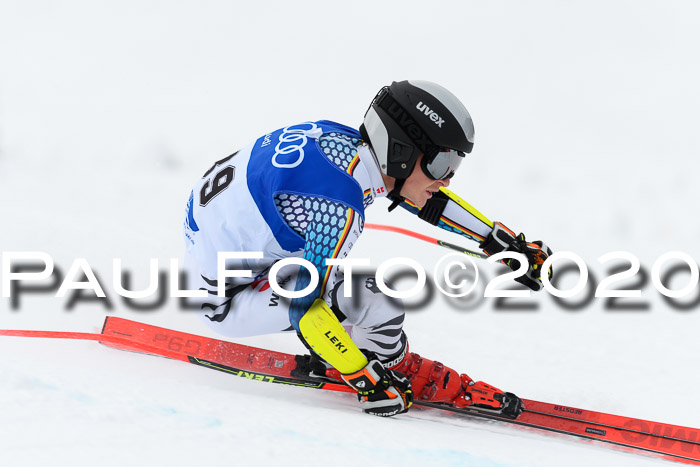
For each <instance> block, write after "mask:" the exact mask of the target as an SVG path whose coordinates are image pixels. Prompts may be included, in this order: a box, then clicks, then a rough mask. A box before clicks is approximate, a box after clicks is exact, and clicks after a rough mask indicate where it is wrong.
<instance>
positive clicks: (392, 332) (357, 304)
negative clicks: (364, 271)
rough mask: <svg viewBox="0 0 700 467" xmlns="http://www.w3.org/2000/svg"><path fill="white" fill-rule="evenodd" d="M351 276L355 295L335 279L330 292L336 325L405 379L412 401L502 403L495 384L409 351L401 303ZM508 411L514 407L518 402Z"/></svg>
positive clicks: (497, 405)
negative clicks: (355, 283)
mask: <svg viewBox="0 0 700 467" xmlns="http://www.w3.org/2000/svg"><path fill="white" fill-rule="evenodd" d="M354 279H355V280H358V281H359V283H360V284H361V286H360V287H358V288H355V289H354V290H353V294H356V296H354V297H345V296H344V294H343V285H342V283H341V284H338V286H337V287H336V288H335V289H334V290H333V292H332V293H331V299H332V300H331V301H332V304H333V307H332V308H333V309H334V311H335V312H336V314H337V315H338V318H339V319H340V320H341V323H342V324H344V325H351V326H352V329H351V334H350V335H351V337H352V340H353V341H354V342H355V343H356V344H357V346H358V347H359V348H360V349H362V350H367V351H369V352H373V353H375V354H377V356H378V357H379V359H380V361H381V362H382V363H383V364H384V366H386V367H387V368H389V369H392V370H396V371H399V372H401V373H403V374H404V375H406V376H407V377H408V378H409V379H410V380H411V384H412V387H413V393H414V397H415V399H416V400H425V401H430V402H442V403H447V404H451V405H456V406H460V407H465V406H468V405H472V404H473V405H476V406H480V407H486V408H490V409H495V410H499V409H502V408H503V404H502V400H503V394H504V393H503V391H501V390H500V389H498V388H495V387H493V386H490V385H488V384H486V383H483V382H474V381H473V380H472V379H471V378H470V377H469V376H468V375H466V374H459V373H458V372H456V371H455V370H453V369H452V368H449V367H446V366H445V365H443V364H442V363H440V362H437V361H433V360H428V359H427V358H423V357H421V356H420V355H419V354H417V353H414V352H410V351H409V345H408V340H407V338H406V335H405V334H404V332H403V322H404V308H403V306H402V304H401V302H400V301H398V300H395V299H391V298H389V297H387V296H386V295H384V294H383V293H381V291H380V290H379V289H378V288H377V286H376V283H375V282H374V281H375V279H374V277H362V276H358V277H357V278H354ZM358 289H359V290H358ZM514 410H515V411H516V412H517V411H519V406H518V407H516V408H514ZM509 415H517V414H509Z"/></svg>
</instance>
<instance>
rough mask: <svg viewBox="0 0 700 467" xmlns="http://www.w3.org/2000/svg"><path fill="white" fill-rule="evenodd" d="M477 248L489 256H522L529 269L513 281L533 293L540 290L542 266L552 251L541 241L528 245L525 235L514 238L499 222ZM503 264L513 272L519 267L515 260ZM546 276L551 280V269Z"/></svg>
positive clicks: (513, 234) (510, 231)
mask: <svg viewBox="0 0 700 467" xmlns="http://www.w3.org/2000/svg"><path fill="white" fill-rule="evenodd" d="M479 248H481V249H482V250H484V253H486V254H487V255H489V256H491V255H495V254H496V253H500V252H502V251H515V252H516V253H522V254H524V255H525V257H526V258H527V261H528V263H529V267H528V269H527V272H526V273H525V274H523V275H522V276H520V277H518V278H516V279H515V280H516V281H517V282H520V283H521V284H523V285H525V286H526V287H529V288H530V289H532V290H534V291H539V290H541V289H542V279H541V277H542V264H543V263H544V262H545V260H546V259H547V258H548V257H549V256H550V255H551V254H552V250H551V249H550V248H549V247H548V246H547V245H545V244H544V243H542V242H541V241H539V240H538V241H536V242H532V243H528V242H527V241H526V240H525V234H522V233H521V234H520V235H517V236H516V235H515V233H513V231H512V230H510V229H509V228H508V227H506V226H505V225H503V224H501V223H500V222H494V225H493V230H492V231H491V233H489V235H488V236H487V237H486V239H485V240H484V241H483V242H481V244H479ZM504 263H505V264H506V266H508V267H509V268H511V269H512V270H514V271H516V270H517V269H518V268H519V267H520V261H518V260H517V259H506V260H505V261H504ZM547 274H548V276H549V278H550V279H551V278H552V274H553V272H552V268H551V267H550V268H549V271H547Z"/></svg>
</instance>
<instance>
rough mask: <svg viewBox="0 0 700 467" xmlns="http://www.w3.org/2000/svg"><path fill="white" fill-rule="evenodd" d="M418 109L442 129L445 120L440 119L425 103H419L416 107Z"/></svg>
mask: <svg viewBox="0 0 700 467" xmlns="http://www.w3.org/2000/svg"><path fill="white" fill-rule="evenodd" d="M416 109H418V110H420V111H421V112H423V113H424V114H425V115H427V116H428V118H430V120H432V121H433V122H435V124H436V125H437V126H439V127H440V128H442V124H443V123H444V122H445V120H444V119H442V118H440V116H439V115H438V114H436V113H435V112H434V111H432V110H430V107H428V106H427V104H424V103H423V101H420V102H418V104H417V105H416Z"/></svg>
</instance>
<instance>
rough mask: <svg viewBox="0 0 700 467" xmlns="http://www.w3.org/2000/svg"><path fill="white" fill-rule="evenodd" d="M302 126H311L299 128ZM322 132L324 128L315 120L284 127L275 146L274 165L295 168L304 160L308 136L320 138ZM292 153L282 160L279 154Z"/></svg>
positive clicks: (281, 167) (286, 154)
mask: <svg viewBox="0 0 700 467" xmlns="http://www.w3.org/2000/svg"><path fill="white" fill-rule="evenodd" d="M301 126H310V128H308V129H305V128H298V127H301ZM295 127H297V128H295ZM321 134H323V130H321V129H320V128H319V127H317V126H316V124H315V123H313V122H307V123H300V124H298V125H292V126H288V127H286V128H284V129H283V130H282V134H281V135H280V136H279V142H278V143H277V145H276V146H275V153H274V154H273V155H272V165H274V166H275V167H278V168H280V169H293V168H294V167H296V166H298V165H299V164H301V162H302V161H303V160H304V146H306V143H307V142H308V138H318V137H320V136H321ZM290 154H293V155H294V156H289V157H282V158H281V159H282V162H280V161H279V160H278V157H279V156H288V155H290Z"/></svg>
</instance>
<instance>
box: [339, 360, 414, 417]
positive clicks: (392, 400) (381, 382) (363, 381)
mask: <svg viewBox="0 0 700 467" xmlns="http://www.w3.org/2000/svg"><path fill="white" fill-rule="evenodd" d="M341 376H342V378H343V381H345V382H346V383H347V384H348V385H349V386H351V387H352V388H353V389H355V390H356V391H357V398H358V399H359V400H360V402H361V403H362V410H363V411H364V412H365V413H368V414H372V415H378V416H380V417H391V416H393V415H397V414H400V413H404V412H406V411H408V408H409V407H411V404H412V401H413V391H412V390H411V382H410V381H409V380H408V378H406V377H405V376H404V375H403V374H401V373H399V372H398V371H392V370H387V369H386V368H384V366H383V365H382V364H381V362H380V361H379V360H377V359H376V357H375V358H370V359H369V363H367V365H365V367H364V368H362V369H361V370H359V371H356V372H355V373H351V374H349V375H341Z"/></svg>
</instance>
